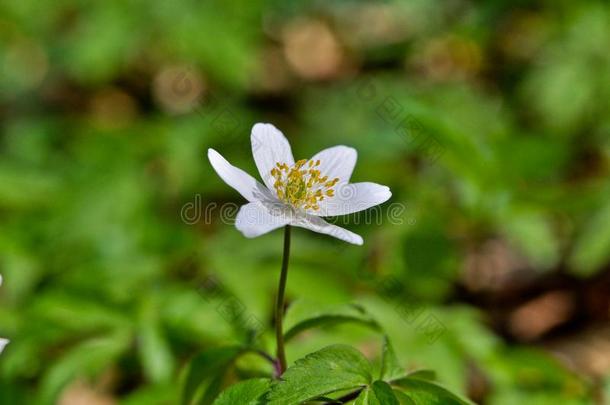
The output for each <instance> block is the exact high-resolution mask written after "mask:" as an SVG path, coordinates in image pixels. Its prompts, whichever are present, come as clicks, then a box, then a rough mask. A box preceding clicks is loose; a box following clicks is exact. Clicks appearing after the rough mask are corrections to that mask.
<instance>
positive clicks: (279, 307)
mask: <svg viewBox="0 0 610 405" xmlns="http://www.w3.org/2000/svg"><path fill="white" fill-rule="evenodd" d="M289 257H290V225H286V227H285V228H284V257H283V258H282V271H281V273H280V285H279V287H278V291H277V301H276V303H275V338H276V341H277V358H278V361H279V365H278V366H279V369H278V371H279V375H282V374H283V373H284V371H286V352H285V350H284V331H283V327H282V324H283V319H284V294H285V292H286V280H287V279H288V259H289Z"/></svg>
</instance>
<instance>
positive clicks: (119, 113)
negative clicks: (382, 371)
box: [0, 0, 610, 405]
mask: <svg viewBox="0 0 610 405" xmlns="http://www.w3.org/2000/svg"><path fill="white" fill-rule="evenodd" d="M609 44H610V6H608V3H607V2H602V1H579V2H576V1H567V0H559V1H558V0H539V1H533V2H526V1H507V0H494V1H489V2H475V1H468V0H450V1H438V0H432V1H430V0H427V1H424V0H413V1H385V2H372V1H366V2H365V1H335V0H333V1H312V2H297V1H281V2H280V1H264V0H256V1H220V0H218V1H207V2H196V1H186V0H185V1H175V2H168V1H159V0H153V1H146V2H145V1H139V0H127V1H119V0H116V1H114V0H112V1H93V2H84V1H76V0H57V1H55V2H36V1H30V0H27V1H26V0H3V1H2V2H1V3H0V128H1V135H0V144H1V146H0V153H1V157H0V218H1V224H2V225H1V232H0V273H1V274H2V275H3V276H4V285H3V286H2V288H1V291H0V336H7V337H9V338H10V339H11V340H12V341H11V343H10V345H9V346H8V347H7V348H6V350H5V352H4V353H3V354H2V356H1V357H0V403H1V404H11V405H14V404H52V403H58V404H62V405H78V404H93V405H102V404H103V405H107V404H130V405H136V404H175V403H177V402H178V398H179V391H180V378H181V377H182V376H183V374H184V367H185V364H187V361H188V359H189V358H191V357H192V356H193V355H194V354H195V353H197V352H198V351H199V350H201V349H205V348H208V347H213V346H219V345H227V344H230V343H231V342H234V341H237V340H239V339H241V336H242V335H243V329H244V328H243V325H241V327H240V325H239V322H236V320H238V319H237V318H239V317H236V316H235V313H236V308H237V312H240V313H241V314H242V315H243V314H246V315H247V316H248V317H253V319H256V320H258V321H260V325H261V326H262V327H263V328H264V329H268V328H270V327H271V325H272V323H273V319H272V312H273V311H272V308H273V299H274V298H273V296H274V290H275V288H276V283H277V277H278V272H279V264H280V259H281V248H282V247H281V244H282V233H281V231H277V232H274V233H272V234H269V235H266V236H263V237H260V238H257V239H253V240H249V239H245V238H244V237H243V236H241V234H239V232H238V231H237V230H236V229H235V228H234V227H233V226H232V225H231V218H234V216H235V214H236V209H235V207H237V205H236V204H241V203H242V202H243V201H242V199H241V197H240V196H239V195H238V194H237V192H235V191H234V190H232V189H230V188H229V187H228V186H226V185H225V184H223V183H222V182H221V180H220V179H219V178H218V177H217V176H216V174H215V173H214V172H213V170H212V168H211V167H210V165H209V163H208V161H207V158H206V150H207V148H208V147H214V148H216V149H217V150H219V151H220V152H221V153H223V155H224V156H226V157H227V159H229V160H230V161H231V162H232V163H233V164H235V165H237V166H240V167H242V168H244V169H245V170H247V171H249V172H250V173H252V174H255V173H257V172H256V169H255V166H254V164H253V161H252V157H251V152H250V149H249V131H250V128H251V126H252V125H253V124H254V123H255V122H273V123H274V124H275V125H276V126H278V127H279V128H280V129H282V130H283V132H284V133H285V134H286V136H287V137H288V138H289V140H290V141H291V143H292V146H293V151H294V152H295V156H296V157H297V158H306V157H308V156H311V155H312V154H313V153H315V152H317V151H318V150H320V149H322V148H325V147H329V146H332V145H336V144H347V145H351V146H353V147H355V148H357V149H358V151H359V161H358V165H357V167H356V170H355V173H354V176H353V179H355V181H375V182H378V183H382V184H387V185H389V186H390V187H391V188H392V191H393V197H392V199H391V200H390V201H389V202H388V203H385V204H384V205H383V206H381V209H380V210H378V211H375V215H379V216H380V218H381V219H380V220H379V221H377V220H367V219H366V217H363V216H351V217H350V218H348V219H347V220H346V221H343V220H339V221H338V222H337V223H338V224H340V225H343V226H345V227H347V228H349V229H351V230H353V231H355V232H358V233H360V234H362V235H363V236H364V238H365V244H364V246H363V247H356V246H350V245H346V244H344V243H342V242H340V241H336V240H333V239H332V238H329V237H326V236H323V235H318V234H313V233H310V232H307V231H305V230H301V229H297V230H295V231H294V232H293V234H294V235H293V255H292V260H291V270H290V275H289V283H288V298H289V300H290V301H291V302H292V303H294V306H295V307H296V306H297V304H299V305H300V306H301V308H305V309H306V310H310V311H311V310H321V309H322V308H325V307H333V306H337V305H341V304H343V303H347V302H357V303H359V304H361V305H363V306H364V307H365V308H367V310H368V311H369V312H370V313H371V314H373V315H374V316H375V317H377V318H378V319H379V320H380V322H381V323H382V324H383V325H384V326H385V328H386V329H387V331H388V333H389V335H390V337H391V338H392V339H393V341H394V345H395V347H396V350H397V352H398V355H399V357H400V359H401V361H402V362H403V364H404V365H405V366H406V367H408V368H410V369H415V368H420V367H423V368H432V369H435V370H436V371H437V373H438V378H439V380H440V381H441V382H442V383H443V384H445V385H446V386H448V387H450V388H452V389H454V390H456V391H458V392H462V393H464V394H467V395H469V396H470V397H471V398H472V399H473V400H475V401H476V402H478V403H482V404H493V405H496V404H502V405H503V404H523V403H528V404H559V403H561V404H603V403H608V401H610V324H609V322H608V320H609V310H610V304H609V302H610V298H609V296H610V294H609V293H610V199H609V198H608V196H609V195H610V194H609V192H610V181H609V177H608V173H609V164H608V163H609V157H610V137H609V134H610V103H609V100H610V52H609V47H608V46H609ZM372 218H375V217H372ZM210 280H213V282H214V285H215V286H220V289H221V290H222V294H220V295H219V294H214V295H213V296H210V295H209V294H207V293H209V291H210V288H209V286H210ZM387 285H391V286H392V288H386V287H387ZM206 294H207V295H206ZM227 297H229V299H230V300H231V302H232V305H231V309H230V310H228V309H227V308H226V307H227V305H226V302H227V301H226V299H227ZM303 303H305V304H303ZM289 316H290V314H289ZM422 319H434V320H435V322H436V324H437V325H441V329H435V332H434V333H430V331H429V329H426V328H425V327H424V326H422V323H421V322H420V321H421V320H422ZM423 325H429V324H423ZM439 330H440V332H438V331H439ZM261 336H262V337H261V339H262V341H263V342H264V344H266V345H267V346H268V347H269V348H272V343H273V342H272V339H270V338H269V336H268V333H267V332H262V333H261ZM338 342H343V343H351V344H354V345H356V346H357V347H358V348H359V349H360V350H362V351H363V352H365V353H366V354H367V355H369V356H370V357H371V358H372V359H374V358H375V357H376V356H378V355H379V348H380V339H379V336H377V335H375V334H373V333H371V332H369V331H367V330H366V329H365V328H359V327H347V326H344V327H337V328H332V329H327V330H322V331H320V332H315V333H314V332H311V333H309V334H307V335H306V336H302V337H300V338H298V339H297V340H296V341H295V342H293V343H291V345H290V347H289V351H288V355H289V358H290V359H292V360H294V359H296V358H298V357H299V356H301V355H303V354H305V353H307V352H309V351H311V350H314V349H316V348H320V347H323V346H325V345H328V344H331V343H338Z"/></svg>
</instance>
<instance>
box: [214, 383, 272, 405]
mask: <svg viewBox="0 0 610 405" xmlns="http://www.w3.org/2000/svg"><path fill="white" fill-rule="evenodd" d="M270 386H271V381H270V380H268V379H266V378H256V379H251V380H246V381H241V382H239V383H237V384H235V385H232V386H230V387H229V388H228V389H227V390H225V391H224V392H223V393H222V394H220V396H219V397H218V398H217V399H216V401H214V404H213V405H263V404H264V403H265V402H264V400H263V399H262V398H263V396H264V394H265V393H266V392H267V391H268V390H269V387H270Z"/></svg>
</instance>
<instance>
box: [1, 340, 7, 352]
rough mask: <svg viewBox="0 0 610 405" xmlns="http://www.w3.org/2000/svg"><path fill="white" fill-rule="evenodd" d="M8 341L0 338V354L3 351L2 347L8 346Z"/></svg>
mask: <svg viewBox="0 0 610 405" xmlns="http://www.w3.org/2000/svg"><path fill="white" fill-rule="evenodd" d="M8 342H9V341H8V339H2V338H0V353H2V351H3V350H4V347H5V346H6V345H7V344H8Z"/></svg>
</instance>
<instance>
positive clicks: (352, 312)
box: [284, 305, 381, 341]
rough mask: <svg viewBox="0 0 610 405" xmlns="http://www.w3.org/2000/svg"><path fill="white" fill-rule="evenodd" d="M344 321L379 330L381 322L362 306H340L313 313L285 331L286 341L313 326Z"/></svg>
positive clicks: (325, 325)
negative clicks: (333, 309) (332, 309)
mask: <svg viewBox="0 0 610 405" xmlns="http://www.w3.org/2000/svg"><path fill="white" fill-rule="evenodd" d="M344 323H355V324H359V325H363V326H366V327H368V328H371V329H372V330H374V331H379V330H380V329H381V328H380V326H379V324H378V323H377V322H376V321H375V320H374V319H372V318H371V317H370V316H369V315H368V314H367V313H366V312H365V311H364V309H362V308H361V307H359V306H357V305H350V306H348V307H343V308H338V309H336V310H335V311H331V312H328V313H319V314H312V315H310V316H308V317H307V318H305V319H302V320H301V321H299V322H297V323H296V324H295V325H293V326H292V327H291V328H289V329H288V330H287V331H286V332H285V333H284V339H285V340H286V341H289V340H291V339H292V338H294V337H295V336H297V335H298V334H299V333H301V332H303V331H306V330H308V329H312V328H320V327H328V326H335V325H340V324H344Z"/></svg>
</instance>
